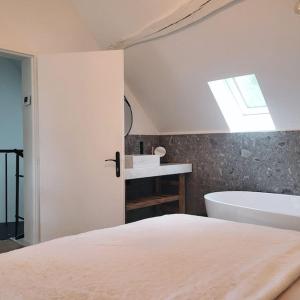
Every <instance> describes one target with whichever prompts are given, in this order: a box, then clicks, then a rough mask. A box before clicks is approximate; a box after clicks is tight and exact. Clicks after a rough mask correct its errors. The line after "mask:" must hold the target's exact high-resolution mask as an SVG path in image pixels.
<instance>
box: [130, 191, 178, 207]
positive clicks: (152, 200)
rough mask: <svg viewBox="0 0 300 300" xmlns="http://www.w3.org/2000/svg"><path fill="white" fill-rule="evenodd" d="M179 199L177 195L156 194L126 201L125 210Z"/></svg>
mask: <svg viewBox="0 0 300 300" xmlns="http://www.w3.org/2000/svg"><path fill="white" fill-rule="evenodd" d="M175 201H179V195H158V196H149V197H143V198H138V199H135V200H130V201H127V203H126V210H127V211H129V210H134V209H139V208H144V207H149V206H155V205H160V204H164V203H170V202H175Z"/></svg>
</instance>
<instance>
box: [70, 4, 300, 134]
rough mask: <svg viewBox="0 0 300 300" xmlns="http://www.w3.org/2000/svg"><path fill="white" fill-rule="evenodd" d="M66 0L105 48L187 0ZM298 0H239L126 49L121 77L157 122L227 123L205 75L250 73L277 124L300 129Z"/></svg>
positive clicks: (192, 128) (162, 126) (167, 125)
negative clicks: (186, 26)
mask: <svg viewBox="0 0 300 300" xmlns="http://www.w3.org/2000/svg"><path fill="white" fill-rule="evenodd" d="M71 1H72V2H73V3H74V4H75V5H76V7H77V9H78V11H79V12H80V15H81V16H82V18H83V19H84V20H85V21H86V22H87V23H88V26H89V27H90V29H91V30H92V31H93V33H94V36H95V37H96V39H97V40H98V43H99V45H100V47H102V48H105V47H107V46H109V45H110V44H112V43H115V42H116V41H118V40H121V39H123V38H125V37H127V36H128V35H131V34H132V33H134V32H136V31H138V30H139V29H141V27H144V26H146V25H147V24H149V23H151V22H153V21H154V20H156V19H158V18H160V17H162V16H163V15H165V14H168V13H169V12H170V11H172V10H174V9H176V8H177V7H178V5H179V4H182V2H184V0H165V1H162V0H151V1H149V0H143V1H142V0H109V1H108V0H106V1H104V0H88V1H87V0H71ZM295 2H296V0H237V1H236V4H234V5H231V6H229V7H227V8H225V9H222V10H220V11H219V12H217V13H215V14H213V15H211V16H209V17H207V18H205V19H204V20H202V21H201V22H198V23H196V24H194V25H192V26H189V27H188V28H185V29H183V30H180V31H179V32H176V33H173V34H171V35H169V36H167V37H163V38H160V39H158V40H154V41H151V42H147V43H144V44H140V45H137V46H134V47H132V48H129V49H127V50H126V51H125V78H126V82H127V84H128V86H129V87H130V90H131V91H132V93H133V94H134V96H135V98H137V99H138V100H139V102H140V103H141V105H142V107H143V109H144V110H145V112H146V113H147V114H148V116H149V117H150V118H151V119H152V120H153V121H154V123H155V125H156V127H157V128H158V130H159V131H160V132H162V133H167V132H172V133H173V132H174V133H179V132H223V131H228V127H227V125H226V123H225V120H224V118H223V116H222V114H221V112H220V110H219V108H218V106H217V104H216V102H215V100H214V98H213V96H212V94H211V92H210V90H209V88H208V85H207V82H208V81H211V80H216V79H224V78H228V77H234V76H239V75H245V74H252V73H255V74H256V76H257V79H258V80H259V83H260V86H261V88H262V91H263V94H264V96H265V98H266V101H267V104H268V106H269V109H270V112H271V114H272V117H273V120H274V123H275V126H276V128H277V129H279V130H286V129H300V118H299V115H300V96H299V95H300V84H299V83H300V79H299V78H300V76H299V73H300V59H299V55H300V32H299V29H300V16H299V15H296V14H295V13H294V6H295ZM129 100H130V99H129ZM141 133H142V132H141Z"/></svg>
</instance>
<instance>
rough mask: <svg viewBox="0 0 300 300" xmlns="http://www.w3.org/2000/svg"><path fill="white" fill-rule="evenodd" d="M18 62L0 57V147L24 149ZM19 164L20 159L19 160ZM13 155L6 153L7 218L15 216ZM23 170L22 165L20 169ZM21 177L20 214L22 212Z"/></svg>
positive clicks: (0, 196) (1, 196) (0, 188)
mask: <svg viewBox="0 0 300 300" xmlns="http://www.w3.org/2000/svg"><path fill="white" fill-rule="evenodd" d="M22 107H23V105H22V85H21V63H20V62H19V61H16V60H12V59H8V58H3V57H0V149H16V148H17V149H23V114H22ZM4 157H5V156H4V154H0V223H3V222H5V173H4V167H5V160H4ZM20 162H21V164H22V159H21V160H20ZM15 165H16V163H15V155H14V154H9V155H8V221H10V222H13V221H14V220H15V217H14V216H15V184H16V177H15ZM21 172H22V169H21ZM22 182H23V179H20V184H21V186H20V188H21V191H20V192H21V193H20V215H21V216H23V191H22V188H23V184H22Z"/></svg>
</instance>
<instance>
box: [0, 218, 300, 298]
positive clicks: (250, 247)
mask: <svg viewBox="0 0 300 300" xmlns="http://www.w3.org/2000/svg"><path fill="white" fill-rule="evenodd" d="M0 266H1V268H0V282H1V285H0V299H1V300H2V299H5V300H7V299H9V300H14V299H18V300H19V299H26V300H28V299H43V300H45V299H72V300H77V299H78V300H79V299H104V300H106V299H107V300H111V299H130V300H134V299H143V300H147V299H149V300H150V299H151V300H152V299H155V300H159V299H197V300H198V299H204V300H205V299H233V300H235V299H238V300H239V299H276V298H279V297H289V296H291V295H292V294H293V293H292V292H291V290H293V286H294V287H295V286H296V294H298V295H299V297H298V299H300V294H299V289H298V287H299V286H298V285H297V284H295V283H296V282H297V279H298V278H299V276H300V233H299V232H295V231H288V230H279V229H273V228H267V227H262V226H256V225H250V224H240V223H234V222H228V221H223V220H216V219H210V218H203V217H197V216H189V215H170V216H163V217H158V218H152V219H147V220H143V221H140V222H136V223H132V224H127V225H122V226H118V227H114V228H109V229H102V230H96V231H92V232H88V233H84V234H79V235H75V236H69V237H65V238H60V239H56V240H53V241H50V242H45V243H41V244H39V245H36V246H32V247H26V248H24V249H20V250H16V251H13V252H9V253H5V254H2V255H0ZM297 289H298V290H297ZM294 291H295V290H294ZM288 293H290V295H288ZM285 295H287V296H285ZM292 296H293V295H292ZM292 296H291V297H292ZM279 299H280V298H279ZM282 299H283V300H286V299H293V298H282Z"/></svg>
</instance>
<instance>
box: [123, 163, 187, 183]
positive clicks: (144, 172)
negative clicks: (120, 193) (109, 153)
mask: <svg viewBox="0 0 300 300" xmlns="http://www.w3.org/2000/svg"><path fill="white" fill-rule="evenodd" d="M192 170H193V167H192V164H176V163H171V164H161V165H160V166H159V167H153V168H132V169H125V179H126V180H130V179H139V178H148V177H157V176H166V175H176V174H185V173H191V172H192Z"/></svg>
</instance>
